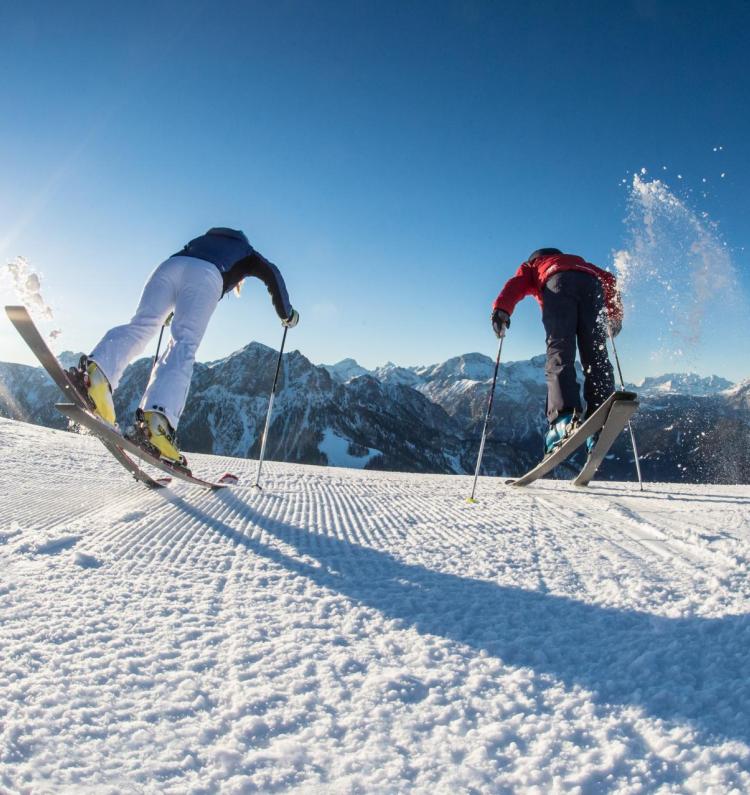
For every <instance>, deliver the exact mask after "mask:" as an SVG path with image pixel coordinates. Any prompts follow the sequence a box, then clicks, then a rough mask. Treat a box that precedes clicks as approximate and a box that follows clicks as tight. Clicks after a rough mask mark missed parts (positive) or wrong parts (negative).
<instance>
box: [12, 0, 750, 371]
mask: <svg viewBox="0 0 750 795" xmlns="http://www.w3.org/2000/svg"><path fill="white" fill-rule="evenodd" d="M748 29H750V6H748V3H746V2H739V0H724V2H722V3H720V4H718V5H717V4H713V3H709V2H705V3H703V2H701V3H696V2H658V1H656V0H654V1H651V0H632V1H631V2H627V1H624V2H621V3H616V4H615V3H593V2H592V3H579V2H559V3H555V2H536V3H534V2H532V3H528V4H526V3H521V2H518V3H503V4H500V3H492V2H394V3H386V2H369V3H366V2H345V3H344V2H342V3H327V2H320V3H308V2H273V3H264V2H242V3H239V2H238V3H231V2H225V3H208V2H200V3H196V2H158V1H157V2H153V1H152V2H148V3H145V2H144V3H140V2H129V3H124V4H112V3H95V2H93V1H92V2H75V1H73V2H66V3H50V2H33V1H32V2H26V3H23V4H21V3H5V4H3V5H2V6H0V30H2V31H3V33H2V46H1V47H0V74H2V76H3V77H2V80H0V107H1V108H2V115H3V124H2V125H0V151H2V164H3V167H2V171H1V172H0V258H1V261H2V262H4V261H7V260H8V259H10V258H12V257H15V256H17V255H23V256H25V257H26V258H27V259H28V260H29V261H30V263H31V265H32V266H33V267H35V268H36V269H38V270H39V271H41V272H42V274H43V276H44V282H43V288H44V295H45V298H46V299H47V301H48V302H49V303H50V304H51V305H52V306H53V308H54V310H55V314H56V322H55V325H57V326H59V327H60V328H62V330H63V332H64V334H63V336H62V338H61V341H60V347H61V348H67V349H74V350H80V349H82V350H86V349H89V348H91V347H92V346H93V344H94V343H95V342H96V341H97V340H98V338H99V337H100V336H101V334H102V333H103V332H104V331H105V330H106V329H107V328H108V327H109V326H110V325H114V324H115V323H118V322H122V321H123V320H125V319H126V318H127V317H128V316H129V315H130V313H131V312H132V310H133V308H134V306H135V304H136V302H137V299H138V296H139V294H140V290H141V287H142V284H143V282H144V280H145V278H146V276H147V275H148V273H149V272H150V271H151V270H152V269H153V267H154V266H155V265H157V264H158V263H159V262H160V261H161V260H162V259H164V258H165V257H166V256H168V255H169V254H171V253H173V252H174V251H176V250H177V249H179V248H180V247H181V246H182V245H183V243H184V242H186V240H187V239H189V238H190V237H193V236H195V235H197V234H200V233H202V232H203V231H205V229H206V228H207V227H209V226H213V225H226V226H234V227H238V228H241V229H244V230H245V232H246V233H247V235H248V237H249V238H250V241H251V242H252V243H253V245H254V246H255V247H256V248H257V249H258V250H259V251H261V252H262V253H263V254H264V255H265V256H267V257H268V258H269V259H271V260H273V261H274V262H276V263H277V264H278V265H279V267H280V268H281V270H282V272H283V273H284V274H285V276H286V278H287V283H288V286H289V291H290V294H291V297H292V300H293V303H294V304H295V306H297V307H298V309H299V311H300V313H301V316H302V321H301V323H300V326H299V327H298V328H297V329H295V330H294V332H293V334H292V335H290V344H291V346H292V347H296V348H299V349H300V350H301V351H302V352H303V353H305V354H306V355H307V356H308V357H309V358H311V359H312V360H313V361H316V362H332V361H335V360H338V359H340V358H343V357H346V356H352V357H355V358H356V359H358V360H359V361H360V362H361V363H363V364H365V365H366V366H374V365H377V364H381V363H383V362H385V361H386V360H389V359H390V360H393V361H395V362H397V363H399V364H422V363H429V362H434V361H439V360H442V359H445V358H448V357H449V356H452V355H456V354H459V353H463V352H467V351H474V350H480V351H484V352H486V353H488V354H490V355H494V351H495V340H494V337H493V335H492V333H491V330H490V328H489V323H488V316H489V307H490V304H491V302H492V300H493V298H494V296H495V295H496V293H497V292H498V290H499V288H500V287H501V286H502V284H503V282H504V281H505V279H506V278H508V277H509V276H510V275H511V274H512V272H513V271H514V270H515V268H516V267H517V266H518V264H519V263H520V262H521V261H522V260H523V259H525V257H526V256H527V255H528V254H529V252H530V251H531V250H532V249H534V248H537V247H539V246H550V245H552V246H557V247H560V248H562V249H564V250H569V251H574V252H576V253H580V254H582V255H584V256H586V258H588V259H590V260H591V261H593V262H598V263H600V264H603V265H606V264H608V263H610V262H611V260H612V251H613V250H614V249H617V248H619V247H621V246H622V244H623V243H624V242H625V240H624V237H625V229H624V226H623V222H622V220H623V216H624V212H625V195H626V194H625V191H624V190H623V187H622V185H621V179H622V178H623V177H625V176H626V173H627V172H628V171H629V170H630V171H632V170H634V169H638V168H640V167H642V166H645V167H648V168H653V169H655V168H657V167H658V168H660V167H661V166H662V165H663V164H665V165H667V166H668V168H669V169H670V172H669V173H676V172H678V171H679V172H680V173H682V174H684V183H683V185H684V186H689V185H690V184H691V181H692V183H693V184H694V186H695V187H696V188H698V187H700V183H701V179H702V178H704V177H706V176H708V177H709V180H710V182H709V188H710V190H709V195H708V197H699V196H698V194H697V193H696V194H695V195H694V199H695V204H696V210H697V211H704V210H705V211H707V212H709V213H710V215H711V217H712V218H713V219H715V220H717V221H718V222H719V223H720V227H721V233H722V235H723V236H724V238H725V240H726V241H727V243H728V245H729V246H730V247H731V249H732V251H733V255H734V259H735V262H736V264H737V266H738V268H739V269H740V273H741V278H742V280H743V282H744V285H745V287H747V285H748V282H749V281H750V264H749V256H748V251H747V250H743V246H745V245H746V244H747V242H748V241H747V236H748V225H747V219H748V217H750V198H749V195H750V193H749V192H748V185H750V158H749V157H748V145H747V140H748V129H750V102H748V97H749V96H750V58H749V57H748V45H747V39H746V36H747V30H748ZM717 143H720V144H721V145H722V146H723V150H722V152H721V153H720V159H717V153H715V152H713V147H714V146H715V145H716V144H717ZM719 171H725V172H726V174H727V177H726V178H725V179H723V180H721V183H720V184H719V182H718V174H719ZM686 189H687V188H686ZM3 295H4V297H5V298H6V300H7V299H9V298H10V296H9V295H8V294H7V291H6V292H4V293H3ZM718 328H719V327H717V329H718ZM706 336H707V339H710V340H711V343H712V347H711V348H708V347H703V348H701V350H700V351H699V356H698V360H697V361H696V369H698V370H699V371H700V372H704V373H709V372H717V373H719V374H722V375H725V376H727V377H730V378H734V379H737V378H740V377H746V376H748V375H750V366H749V365H748V359H747V357H746V354H745V351H744V348H743V347H741V344H742V343H741V342H740V341H739V340H738V339H737V335H731V334H727V333H726V329H719V331H717V332H716V333H715V334H713V335H712V334H711V329H710V327H708V328H707V331H706ZM280 337H281V329H280V326H279V324H278V320H277V319H276V317H275V314H274V313H273V311H272V309H271V306H270V301H269V300H268V297H267V295H266V293H265V290H264V289H263V287H262V285H260V283H258V282H256V283H255V284H248V285H247V286H246V291H245V293H244V294H243V297H242V299H241V300H235V299H234V298H232V297H227V298H225V299H224V301H222V304H221V305H220V307H219V309H218V310H217V313H216V315H215V317H214V320H213V321H212V325H211V327H210V328H209V331H208V333H207V336H206V338H205V340H204V343H203V345H202V347H201V350H200V351H199V358H200V359H203V360H207V359H213V358H218V357H220V356H224V355H226V354H228V353H229V352H231V351H232V350H235V349H237V348H239V347H241V345H243V344H245V343H246V342H247V341H249V340H251V339H258V340H261V341H263V342H265V343H267V344H269V345H273V346H278V343H279V341H280ZM717 342H718V343H720V345H716V343H717ZM620 345H621V351H620V353H621V356H622V358H623V362H624V363H626V370H627V372H626V376H630V377H632V378H637V377H640V376H643V375H646V374H652V373H654V372H657V371H659V370H660V369H663V367H662V363H660V362H656V363H655V362H654V361H653V360H651V359H650V358H649V356H648V350H647V347H648V346H647V345H646V344H644V340H643V339H642V338H639V337H638V334H637V330H636V329H632V328H631V329H628V328H626V329H625V331H624V332H623V334H622V337H621V343H620ZM543 349H544V334H543V331H542V326H541V322H540V314H539V310H538V308H537V306H536V305H535V303H534V302H533V301H532V300H530V299H528V300H527V301H526V302H525V303H524V304H522V305H520V306H519V308H518V310H517V312H516V314H515V315H514V319H513V327H512V330H511V335H510V336H509V338H508V341H507V347H506V354H507V357H508V358H512V359H522V358H526V357H528V356H531V355H533V354H536V353H540V352H542V351H543ZM743 359H744V360H743ZM0 360H6V361H7V360H14V361H31V359H30V358H29V357H28V355H27V354H26V353H25V351H24V350H23V347H22V344H19V343H18V342H17V340H16V339H15V337H14V332H13V330H12V328H11V327H10V325H9V324H8V323H7V322H5V321H3V322H2V323H1V324H0Z"/></svg>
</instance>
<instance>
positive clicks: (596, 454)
mask: <svg viewBox="0 0 750 795" xmlns="http://www.w3.org/2000/svg"><path fill="white" fill-rule="evenodd" d="M637 408H638V401H637V400H617V401H615V402H614V403H613V405H612V408H611V409H610V410H609V414H608V415H607V420H606V422H605V423H604V425H603V426H602V430H601V432H600V433H599V438H598V439H597V440H596V444H595V445H594V449H593V450H592V451H591V453H590V454H589V457H588V458H587V459H586V463H585V464H584V466H583V469H582V470H581V471H580V472H579V473H578V477H577V478H575V479H574V480H573V484H574V485H576V486H588V485H589V483H590V482H591V480H592V479H593V477H594V475H595V474H596V472H597V470H598V469H599V466H600V465H601V463H602V461H604V456H606V455H607V453H608V452H609V448H610V447H612V445H613V444H614V442H615V439H617V437H618V436H619V435H620V434H621V433H622V431H623V429H624V428H625V426H626V425H627V424H628V420H629V419H630V417H631V416H632V415H633V413H634V412H635V410H636V409H637Z"/></svg>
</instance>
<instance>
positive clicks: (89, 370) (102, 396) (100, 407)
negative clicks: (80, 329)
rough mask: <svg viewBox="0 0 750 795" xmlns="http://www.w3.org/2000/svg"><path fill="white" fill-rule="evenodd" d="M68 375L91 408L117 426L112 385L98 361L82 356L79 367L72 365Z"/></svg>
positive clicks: (107, 421)
mask: <svg viewBox="0 0 750 795" xmlns="http://www.w3.org/2000/svg"><path fill="white" fill-rule="evenodd" d="M68 375H69V376H70V378H71V379H72V381H73V382H74V383H75V385H76V387H77V389H78V391H79V393H80V394H82V395H83V396H85V397H86V398H87V399H88V402H89V405H90V407H91V410H92V411H93V412H94V414H96V415H97V416H99V417H101V418H102V419H103V420H104V422H106V423H109V424H110V425H113V426H116V424H117V423H116V416H115V404H114V402H113V400H112V387H111V386H110V385H109V381H108V380H107V376H106V375H104V373H103V372H102V371H101V369H100V368H99V366H98V365H97V364H96V362H94V361H92V360H91V359H89V358H88V356H81V358H80V360H79V362H78V367H71V368H70V369H69V370H68Z"/></svg>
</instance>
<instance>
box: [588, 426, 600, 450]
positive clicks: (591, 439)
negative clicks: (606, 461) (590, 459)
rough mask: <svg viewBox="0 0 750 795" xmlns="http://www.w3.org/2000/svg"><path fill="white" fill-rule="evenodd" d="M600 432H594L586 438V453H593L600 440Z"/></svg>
mask: <svg viewBox="0 0 750 795" xmlns="http://www.w3.org/2000/svg"><path fill="white" fill-rule="evenodd" d="M599 433H600V431H597V432H596V433H592V434H591V436H589V437H588V439H586V455H591V453H592V451H593V450H594V448H595V447H596V443H597V442H598V441H599Z"/></svg>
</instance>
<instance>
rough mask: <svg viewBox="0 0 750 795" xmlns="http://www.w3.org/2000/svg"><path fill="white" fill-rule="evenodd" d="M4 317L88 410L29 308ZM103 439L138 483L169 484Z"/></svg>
mask: <svg viewBox="0 0 750 795" xmlns="http://www.w3.org/2000/svg"><path fill="white" fill-rule="evenodd" d="M5 314H6V315H7V316H8V318H9V320H10V322H11V323H12V324H13V325H14V326H15V327H16V331H18V333H19V334H20V335H21V337H22V338H23V340H24V342H25V343H26V344H27V345H28V346H29V348H30V349H31V352H32V353H33V354H34V356H36V358H37V359H38V360H39V363H40V364H41V365H42V367H43V368H44V369H45V370H46V372H47V375H49V377H50V378H51V379H52V380H53V381H54V382H55V384H57V386H58V387H59V388H60V390H61V391H62V393H63V394H64V395H65V396H66V397H67V398H68V399H70V400H72V401H73V402H74V403H75V405H76V406H80V408H81V409H84V410H86V411H89V410H90V407H89V404H88V401H87V400H86V398H85V397H84V396H83V395H81V393H80V392H79V391H78V389H77V388H76V385H75V383H74V382H73V381H72V380H71V379H70V377H69V376H68V374H67V373H66V372H65V370H64V368H63V367H62V365H61V364H60V362H58V361H57V358H56V357H55V355H54V354H53V353H52V351H51V350H50V349H49V347H48V346H47V343H46V342H45V341H44V338H43V337H42V335H41V334H40V333H39V330H38V329H37V327H36V325H35V324H34V321H33V320H32V319H31V315H29V312H28V310H27V309H26V307H25V306H6V307H5ZM100 440H101V442H102V444H103V445H104V446H105V447H106V448H107V450H109V452H110V453H112V455H113V456H114V457H115V459H116V460H117V461H118V462H119V463H120V464H121V465H122V466H123V467H125V469H127V470H128V472H130V474H131V475H132V476H133V477H134V478H135V479H136V480H139V481H140V482H141V483H144V484H145V485H146V486H148V487H149V488H152V489H158V488H162V487H163V486H166V485H167V484H168V483H169V478H152V477H151V476H150V475H148V474H147V473H146V472H144V471H143V470H142V469H141V468H140V467H139V466H138V464H136V462H135V461H133V460H132V459H131V458H130V457H129V456H128V455H127V453H125V452H124V451H123V450H122V448H121V447H120V446H118V445H117V444H111V443H110V442H107V441H105V440H104V439H101V437H100Z"/></svg>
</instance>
